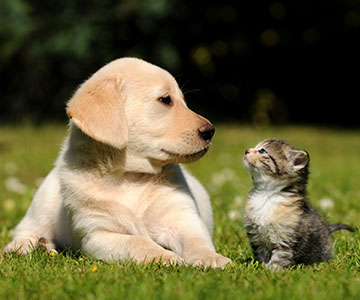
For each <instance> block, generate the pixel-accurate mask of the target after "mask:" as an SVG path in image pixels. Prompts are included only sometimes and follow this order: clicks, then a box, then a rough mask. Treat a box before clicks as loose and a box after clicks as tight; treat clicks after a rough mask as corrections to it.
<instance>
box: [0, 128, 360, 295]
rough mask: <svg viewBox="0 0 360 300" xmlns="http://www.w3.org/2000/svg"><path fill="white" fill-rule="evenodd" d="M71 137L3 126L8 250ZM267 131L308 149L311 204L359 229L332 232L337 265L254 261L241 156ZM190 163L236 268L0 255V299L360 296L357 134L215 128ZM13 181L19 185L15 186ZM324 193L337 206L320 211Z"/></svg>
mask: <svg viewBox="0 0 360 300" xmlns="http://www.w3.org/2000/svg"><path fill="white" fill-rule="evenodd" d="M65 135H66V126H65V125H64V126H55V125H48V126H43V127H38V128H35V127H32V126H24V127H18V128H11V127H3V128H0V237H1V238H0V247H1V248H3V247H4V246H5V245H6V243H8V242H9V241H10V230H11V229H12V228H13V227H14V226H15V225H16V224H17V223H18V222H19V221H20V219H21V218H22V216H23V215H24V213H25V212H26V209H27V207H28V206H29V204H30V202H31V197H32V194H33V193H34V191H35V190H36V186H37V184H39V182H40V181H41V178H42V177H45V176H46V174H47V173H48V172H49V171H50V170H51V168H52V166H53V163H54V160H55V158H56V156H57V152H58V150H59V147H60V145H61V142H62V140H63V138H64V136H65ZM267 137H279V138H284V139H286V140H288V141H290V142H292V143H293V144H294V145H295V146H297V147H299V148H302V149H305V150H307V151H308V152H309V153H310V157H311V177H310V184H309V196H310V199H311V202H312V203H313V205H314V206H315V207H316V208H318V210H319V212H320V213H321V214H322V215H323V217H324V218H325V220H326V221H327V222H344V223H348V224H350V225H352V226H354V227H356V228H357V229H358V231H357V232H356V233H349V232H344V231H341V232H337V233H335V234H334V235H333V241H334V254H335V255H334V259H333V260H332V261H331V262H330V263H321V264H317V265H313V266H306V267H303V266H300V267H297V268H293V269H289V270H285V271H280V272H271V271H269V270H265V269H264V268H263V267H262V266H258V265H257V264H256V263H254V262H253V260H252V253H251V250H250V247H249V244H248V241H247V239H246V232H245V230H244V228H243V225H242V218H241V215H242V212H243V207H244V201H245V199H246V195H247V192H248V190H249V189H250V188H251V181H250V177H249V174H248V173H247V172H246V171H245V170H244V169H243V167H242V156H243V153H244V151H245V149H247V148H248V147H252V146H254V145H255V144H256V143H257V142H259V141H260V140H262V139H264V138H267ZM189 169H190V170H191V171H192V173H193V174H194V175H195V176H197V177H198V178H199V179H200V181H201V182H202V183H203V184H204V185H205V186H206V188H207V189H208V190H209V192H210V194H211V196H212V203H213V209H214V221H215V228H214V243H215V246H216V249H217V250H218V252H220V253H222V254H223V255H225V256H228V257H230V258H231V259H232V260H233V262H234V265H233V267H232V268H230V267H228V268H227V269H226V270H224V271H222V270H212V269H201V268H193V267H184V266H173V267H164V266H160V265H158V264H150V265H145V266H144V265H135V264H133V263H129V262H126V263H117V264H106V263H103V262H101V261H96V260H92V259H89V258H87V257H85V256H83V255H81V254H74V253H71V252H66V253H60V254H57V255H55V256H51V255H49V254H47V253H44V252H41V251H36V252H34V253H32V254H30V255H28V256H26V257H16V256H13V257H10V258H9V257H7V256H4V255H2V254H0V299H142V298H146V299H210V298H211V299H262V300H263V299H316V300H321V299H324V300H330V299H360V233H359V229H360V228H359V225H360V184H359V180H360V132H359V131H341V130H331V129H320V128H316V127H284V128H270V129H262V130H260V129H254V128H251V127H240V126H236V125H218V126H217V132H216V135H215V138H214V142H213V147H212V150H211V151H210V153H208V154H207V155H206V156H205V157H204V158H203V159H202V160H200V161H199V162H197V163H194V164H192V165H189ZM9 178H12V179H11V180H10V181H12V182H14V181H15V182H16V183H17V184H18V185H17V186H15V189H14V188H13V191H11V187H10V190H9ZM5 182H7V184H5ZM19 183H20V188H19ZM324 198H328V199H330V201H329V200H328V201H327V202H328V203H329V202H330V204H333V207H332V208H331V207H330V208H327V209H326V208H324V207H322V204H323V203H325V204H326V201H324V200H322V199H324ZM94 266H96V267H97V268H98V269H97V271H96V272H93V271H94V269H93V267H94Z"/></svg>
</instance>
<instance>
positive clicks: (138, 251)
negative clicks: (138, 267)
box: [82, 230, 183, 264]
mask: <svg viewBox="0 0 360 300" xmlns="http://www.w3.org/2000/svg"><path fill="white" fill-rule="evenodd" d="M82 250H83V251H84V252H85V253H87V254H88V255H90V256H94V257H96V258H98V259H101V260H103V261H107V262H114V261H118V260H122V261H124V260H128V259H131V260H134V261H135V262H138V263H149V262H158V261H161V262H162V263H164V264H182V263H183V260H182V258H181V257H180V256H179V255H177V254H176V253H174V252H172V251H169V250H166V249H164V248H163V247H161V246H159V245H158V244H156V243H155V242H154V241H153V240H151V239H149V238H147V237H141V236H135V235H127V234H119V233H115V232H109V231H100V230H99V231H96V232H92V233H91V236H89V237H84V239H83V244H82Z"/></svg>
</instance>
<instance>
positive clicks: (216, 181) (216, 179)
mask: <svg viewBox="0 0 360 300" xmlns="http://www.w3.org/2000/svg"><path fill="white" fill-rule="evenodd" d="M226 180H227V179H226V176H225V175H224V174H223V173H222V172H219V173H214V174H212V175H211V183H212V184H213V185H215V186H217V187H221V186H223V185H224V184H225V182H226Z"/></svg>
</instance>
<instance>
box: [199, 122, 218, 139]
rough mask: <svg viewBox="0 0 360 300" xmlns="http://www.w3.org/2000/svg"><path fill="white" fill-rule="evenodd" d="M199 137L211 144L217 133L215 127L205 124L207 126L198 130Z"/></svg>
mask: <svg viewBox="0 0 360 300" xmlns="http://www.w3.org/2000/svg"><path fill="white" fill-rule="evenodd" d="M198 133H199V136H200V137H201V138H202V139H203V140H204V141H205V142H207V143H208V142H210V141H211V138H212V137H213V135H214V133H215V127H214V126H213V125H212V124H210V123H205V125H203V126H201V127H200V128H199V129H198Z"/></svg>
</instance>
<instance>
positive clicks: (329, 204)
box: [319, 198, 334, 210]
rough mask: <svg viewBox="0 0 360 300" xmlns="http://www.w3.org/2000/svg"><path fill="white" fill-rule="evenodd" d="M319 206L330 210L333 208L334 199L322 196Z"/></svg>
mask: <svg viewBox="0 0 360 300" xmlns="http://www.w3.org/2000/svg"><path fill="white" fill-rule="evenodd" d="M319 206H320V208H321V209H322V210H330V209H333V208H334V200H332V199H330V198H323V199H321V200H320V201H319Z"/></svg>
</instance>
